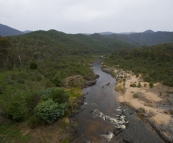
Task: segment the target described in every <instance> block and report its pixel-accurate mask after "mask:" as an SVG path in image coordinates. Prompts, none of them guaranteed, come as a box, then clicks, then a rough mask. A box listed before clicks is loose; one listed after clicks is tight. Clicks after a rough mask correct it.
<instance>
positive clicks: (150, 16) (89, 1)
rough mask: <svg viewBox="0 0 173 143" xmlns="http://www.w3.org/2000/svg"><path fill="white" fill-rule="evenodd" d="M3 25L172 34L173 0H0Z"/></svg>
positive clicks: (24, 28) (64, 30) (28, 27)
mask: <svg viewBox="0 0 173 143" xmlns="http://www.w3.org/2000/svg"><path fill="white" fill-rule="evenodd" d="M0 23H1V24H4V25H8V26H10V27H13V28H15V29H18V30H21V31H24V30H40V29H41V30H49V29H56V30H58V31H62V32H65V33H95V32H105V31H110V32H116V33H119V32H142V31H145V30H148V29H152V30H154V31H173V0H0Z"/></svg>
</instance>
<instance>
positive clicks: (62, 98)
mask: <svg viewBox="0 0 173 143" xmlns="http://www.w3.org/2000/svg"><path fill="white" fill-rule="evenodd" d="M50 98H51V99H52V100H53V101H54V102H58V103H59V104H61V103H65V102H68V99H69V94H68V93H67V92H65V91H64V90H63V89H61V88H52V90H51V92H50Z"/></svg>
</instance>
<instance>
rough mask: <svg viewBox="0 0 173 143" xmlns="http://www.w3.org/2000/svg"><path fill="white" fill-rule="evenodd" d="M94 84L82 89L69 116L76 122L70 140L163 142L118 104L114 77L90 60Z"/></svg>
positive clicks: (119, 142) (89, 142)
mask: <svg viewBox="0 0 173 143" xmlns="http://www.w3.org/2000/svg"><path fill="white" fill-rule="evenodd" d="M92 69H93V71H94V73H95V74H98V75H99V76H100V77H99V78H98V79H97V83H96V84H95V85H93V86H91V87H88V88H85V89H83V92H84V95H85V96H86V99H85V101H84V105H82V106H81V109H80V111H79V113H78V114H76V115H75V116H74V118H73V120H75V121H76V122H77V123H78V127H77V128H76V134H75V138H74V141H73V142H74V143H107V142H110V143H124V142H133V143H164V141H163V140H162V139H161V138H160V137H159V136H158V135H157V133H156V132H155V131H154V130H153V129H152V127H151V126H150V125H149V124H147V123H145V122H143V121H142V120H140V119H139V118H138V117H137V116H136V113H135V112H134V111H133V110H132V109H130V108H128V107H126V106H122V105H120V104H119V103H118V101H117V97H118V93H117V92H116V91H115V83H116V80H115V79H114V78H113V77H112V76H111V75H110V74H107V73H105V72H103V71H102V70H101V69H100V63H99V61H97V62H95V63H93V67H92Z"/></svg>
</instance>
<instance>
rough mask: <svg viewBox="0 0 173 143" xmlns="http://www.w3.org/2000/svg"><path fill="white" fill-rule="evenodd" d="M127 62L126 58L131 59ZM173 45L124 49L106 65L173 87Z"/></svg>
mask: <svg viewBox="0 0 173 143" xmlns="http://www.w3.org/2000/svg"><path fill="white" fill-rule="evenodd" d="M129 55H130V56H131V57H133V58H128V60H126V59H125V58H124V57H126V56H127V57H129ZM172 57H173V44H172V43H167V44H161V45H155V46H151V47H146V46H144V47H142V48H128V49H127V48H122V49H121V50H119V51H118V50H117V51H116V52H114V53H113V54H112V55H111V56H110V57H109V58H107V59H105V63H106V64H107V65H110V66H114V65H119V68H122V69H124V70H131V71H132V72H133V73H134V74H136V75H137V76H138V75H139V74H141V75H142V77H143V79H144V81H147V82H162V83H163V84H165V85H168V86H173V74H172V73H173V72H172V71H173V66H172V65H173V58H172Z"/></svg>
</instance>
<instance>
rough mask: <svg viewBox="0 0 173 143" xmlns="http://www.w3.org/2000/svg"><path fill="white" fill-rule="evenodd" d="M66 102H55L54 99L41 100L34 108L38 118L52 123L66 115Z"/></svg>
mask: <svg viewBox="0 0 173 143" xmlns="http://www.w3.org/2000/svg"><path fill="white" fill-rule="evenodd" d="M64 109H65V105H64V104H58V103H55V102H54V101H53V100H52V99H48V100H47V101H43V102H40V103H39V104H38V105H37V106H36V107H35V109H34V114H35V116H36V117H37V118H39V119H42V120H43V121H45V122H47V123H52V122H53V121H55V120H57V119H58V118H60V117H61V116H63V115H64Z"/></svg>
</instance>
